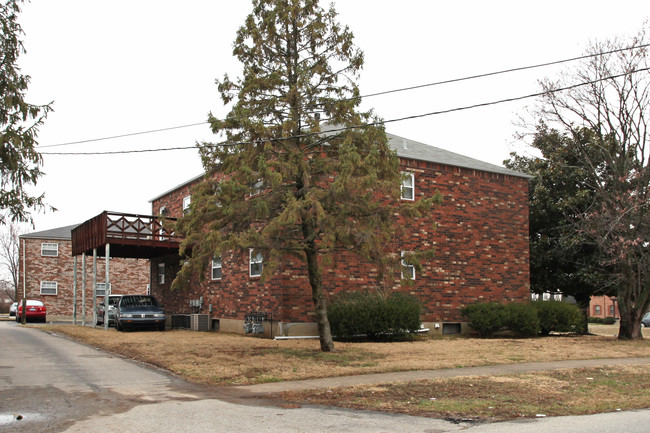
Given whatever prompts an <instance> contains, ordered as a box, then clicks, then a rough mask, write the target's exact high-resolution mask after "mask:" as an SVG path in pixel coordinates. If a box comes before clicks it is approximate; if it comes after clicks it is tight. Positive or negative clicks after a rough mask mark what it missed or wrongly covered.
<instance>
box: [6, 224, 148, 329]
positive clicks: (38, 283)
mask: <svg viewBox="0 0 650 433" xmlns="http://www.w3.org/2000/svg"><path fill="white" fill-rule="evenodd" d="M75 227H77V224H75V225H70V226H66V227H59V228H55V229H52V230H45V231H39V232H34V233H29V234H24V235H21V236H20V248H19V253H20V263H19V284H18V290H17V294H16V296H17V300H18V301H19V300H20V299H22V298H23V297H26V298H27V299H39V300H41V301H43V302H44V303H45V305H46V307H47V317H48V321H52V320H70V319H72V316H73V305H74V302H73V300H74V259H73V257H72V242H71V232H72V230H73V229H74V228H75ZM92 260H93V258H92V256H90V257H88V258H87V260H86V268H85V274H86V278H85V297H84V296H83V293H82V283H83V279H82V275H83V269H82V260H78V261H77V295H76V307H77V314H78V317H77V319H78V320H81V314H82V311H83V306H82V299H83V298H85V314H86V317H87V319H88V320H92V306H93V272H92ZM96 263H97V264H96V267H97V269H99V271H98V272H97V275H98V277H97V288H96V292H95V294H96V296H97V297H103V296H104V291H105V284H104V279H105V273H104V267H105V263H106V261H105V259H104V257H97V262H96ZM110 265H111V266H110V274H109V275H110V284H111V293H112V294H126V293H139V294H144V293H147V291H148V285H149V262H148V261H147V260H138V259H131V258H128V259H125V258H115V259H113V258H111V263H110Z"/></svg>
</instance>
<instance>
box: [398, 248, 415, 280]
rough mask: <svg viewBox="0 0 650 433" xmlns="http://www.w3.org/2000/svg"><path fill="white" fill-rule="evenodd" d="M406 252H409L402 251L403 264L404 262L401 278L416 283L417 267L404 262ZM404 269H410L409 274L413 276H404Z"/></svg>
mask: <svg viewBox="0 0 650 433" xmlns="http://www.w3.org/2000/svg"><path fill="white" fill-rule="evenodd" d="M406 252H407V251H402V253H401V254H402V260H401V262H402V270H401V277H402V279H403V280H411V281H415V265H409V264H408V263H406V262H405V261H404V254H405V253H406ZM404 268H406V269H408V270H409V273H410V274H411V275H405V274H404Z"/></svg>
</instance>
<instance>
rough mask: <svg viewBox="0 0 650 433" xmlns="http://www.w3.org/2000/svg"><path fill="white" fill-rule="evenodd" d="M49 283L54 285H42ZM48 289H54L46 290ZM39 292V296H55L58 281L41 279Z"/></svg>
mask: <svg viewBox="0 0 650 433" xmlns="http://www.w3.org/2000/svg"><path fill="white" fill-rule="evenodd" d="M49 284H53V285H54V287H44V286H45V285H49ZM43 289H45V291H44V290H43ZM48 290H54V293H51V292H47V291H48ZM40 294H41V296H57V295H58V294H59V283H58V282H57V281H41V285H40Z"/></svg>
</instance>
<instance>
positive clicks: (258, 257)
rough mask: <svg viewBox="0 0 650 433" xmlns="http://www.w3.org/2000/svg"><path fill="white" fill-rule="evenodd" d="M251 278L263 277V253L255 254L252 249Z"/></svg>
mask: <svg viewBox="0 0 650 433" xmlns="http://www.w3.org/2000/svg"><path fill="white" fill-rule="evenodd" d="M249 254H250V276H251V277H259V276H261V275H262V260H263V257H262V253H260V252H256V253H255V254H253V250H252V249H251V250H250V252H249Z"/></svg>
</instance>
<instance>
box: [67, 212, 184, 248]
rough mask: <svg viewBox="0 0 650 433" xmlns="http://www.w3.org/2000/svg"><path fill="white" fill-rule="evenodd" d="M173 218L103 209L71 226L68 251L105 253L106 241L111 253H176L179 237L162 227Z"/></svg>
mask: <svg viewBox="0 0 650 433" xmlns="http://www.w3.org/2000/svg"><path fill="white" fill-rule="evenodd" d="M174 221H176V219H175V218H164V217H159V216H152V215H135V214H126V213H119V212H108V211H104V212H102V213H101V214H99V215H97V216H96V217H94V218H91V219H89V220H88V221H86V222H84V223H83V224H81V225H79V226H78V227H76V228H74V229H73V230H72V255H73V256H78V255H81V254H84V253H85V254H88V255H92V253H93V249H95V248H96V249H97V254H98V255H100V256H103V255H105V249H106V244H110V256H111V257H129V258H137V259H145V258H152V257H158V256H163V255H167V254H172V253H178V247H179V245H180V242H181V240H182V239H180V238H179V237H177V236H175V235H174V233H170V232H169V231H168V230H166V229H165V227H168V226H169V224H170V223H173V222H174Z"/></svg>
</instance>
